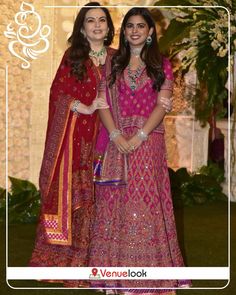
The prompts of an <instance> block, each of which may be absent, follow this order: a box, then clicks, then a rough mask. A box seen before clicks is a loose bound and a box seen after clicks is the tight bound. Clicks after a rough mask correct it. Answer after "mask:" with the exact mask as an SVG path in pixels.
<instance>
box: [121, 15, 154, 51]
mask: <svg viewBox="0 0 236 295" xmlns="http://www.w3.org/2000/svg"><path fill="white" fill-rule="evenodd" d="M152 33H153V28H150V29H149V27H148V24H147V22H146V21H145V19H144V18H143V17H142V16H141V15H133V16H131V17H130V18H128V21H127V23H126V25H125V28H124V35H125V38H126V40H127V41H128V42H129V44H130V46H132V47H141V46H144V44H145V42H146V39H147V37H148V36H150V35H151V34H152Z"/></svg>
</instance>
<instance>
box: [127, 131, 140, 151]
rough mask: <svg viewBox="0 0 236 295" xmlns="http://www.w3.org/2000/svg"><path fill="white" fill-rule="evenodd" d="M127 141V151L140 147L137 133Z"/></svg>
mask: <svg viewBox="0 0 236 295" xmlns="http://www.w3.org/2000/svg"><path fill="white" fill-rule="evenodd" d="M128 143H129V144H130V150H129V152H130V153H132V152H133V151H135V150H136V149H137V148H138V147H140V145H141V144H142V140H141V139H140V138H139V137H138V135H137V134H135V135H134V136H133V137H131V139H130V140H129V141H128Z"/></svg>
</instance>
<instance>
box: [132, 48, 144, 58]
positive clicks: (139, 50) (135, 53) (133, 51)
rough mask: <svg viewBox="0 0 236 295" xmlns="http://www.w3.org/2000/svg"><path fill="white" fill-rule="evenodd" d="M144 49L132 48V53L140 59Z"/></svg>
mask: <svg viewBox="0 0 236 295" xmlns="http://www.w3.org/2000/svg"><path fill="white" fill-rule="evenodd" d="M142 49H143V47H138V48H137V47H134V48H132V47H131V48H130V52H131V54H132V55H134V56H136V57H139V56H140V53H141V51H142Z"/></svg>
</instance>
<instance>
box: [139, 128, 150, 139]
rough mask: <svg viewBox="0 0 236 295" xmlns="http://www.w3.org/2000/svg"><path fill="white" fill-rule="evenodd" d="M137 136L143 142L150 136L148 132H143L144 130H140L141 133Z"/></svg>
mask: <svg viewBox="0 0 236 295" xmlns="http://www.w3.org/2000/svg"><path fill="white" fill-rule="evenodd" d="M137 136H138V138H139V139H141V140H142V141H145V140H147V139H148V135H147V133H146V132H144V131H143V129H139V131H138V132H137Z"/></svg>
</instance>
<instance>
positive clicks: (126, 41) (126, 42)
mask: <svg viewBox="0 0 236 295" xmlns="http://www.w3.org/2000/svg"><path fill="white" fill-rule="evenodd" d="M124 41H125V46H127V44H128V40H127V39H126V38H124Z"/></svg>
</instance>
